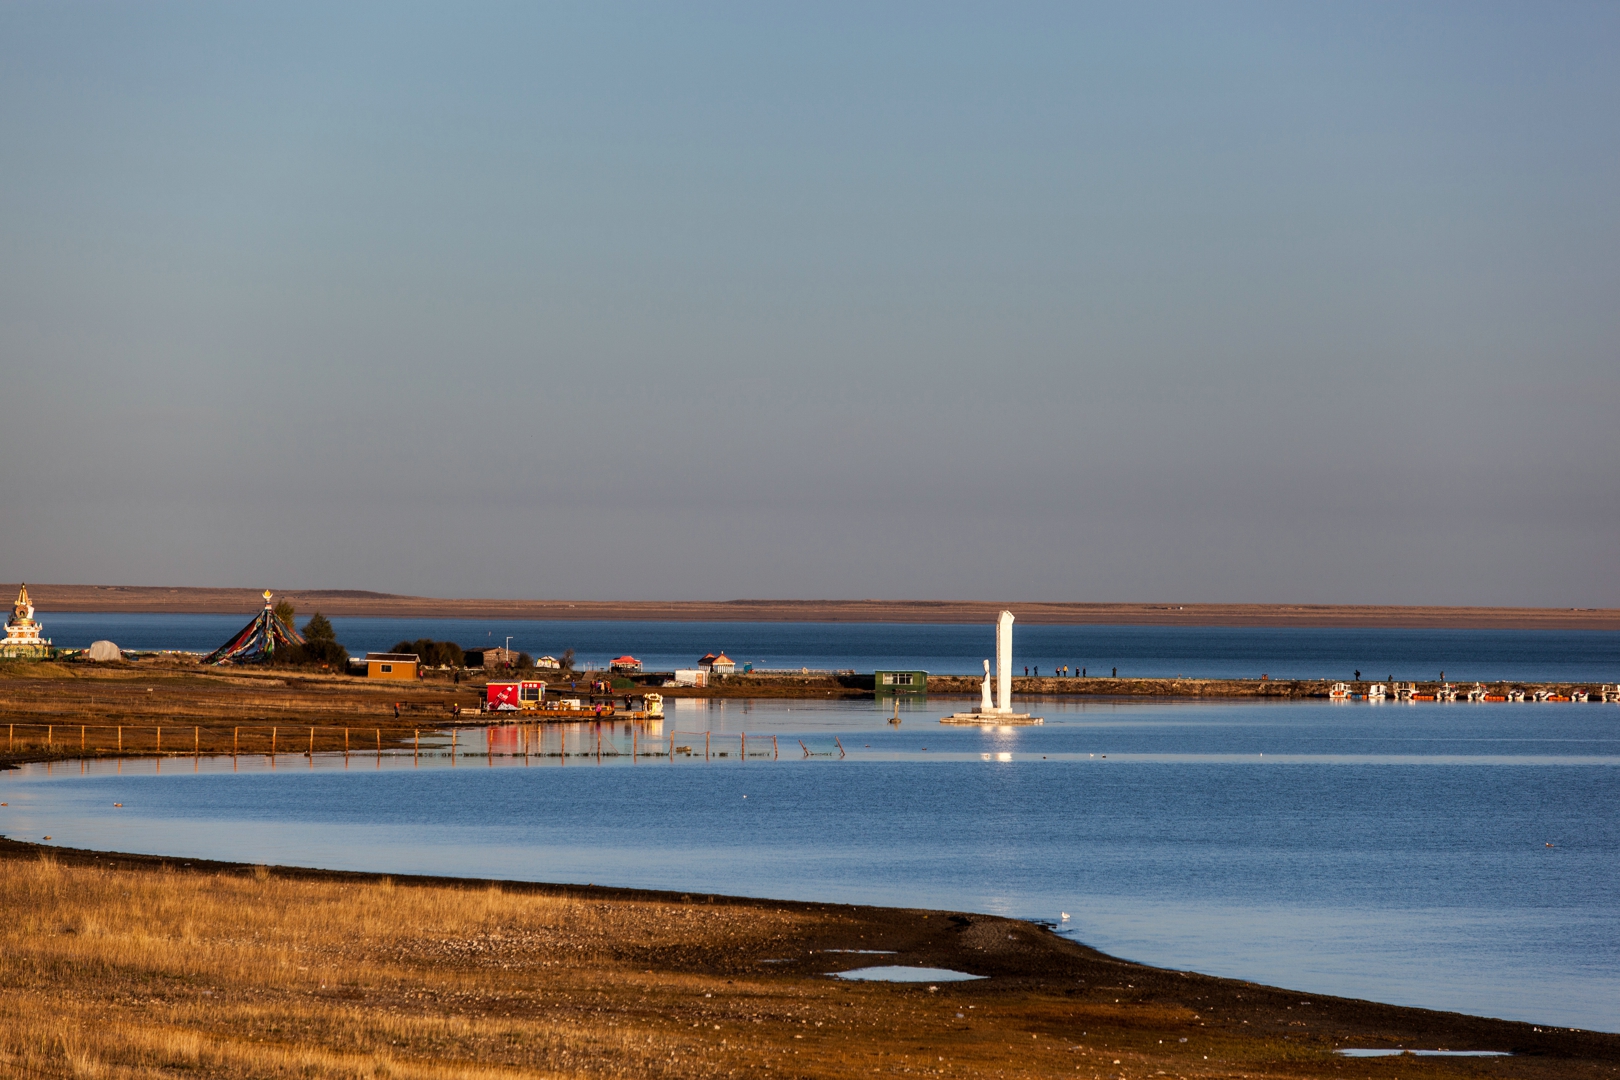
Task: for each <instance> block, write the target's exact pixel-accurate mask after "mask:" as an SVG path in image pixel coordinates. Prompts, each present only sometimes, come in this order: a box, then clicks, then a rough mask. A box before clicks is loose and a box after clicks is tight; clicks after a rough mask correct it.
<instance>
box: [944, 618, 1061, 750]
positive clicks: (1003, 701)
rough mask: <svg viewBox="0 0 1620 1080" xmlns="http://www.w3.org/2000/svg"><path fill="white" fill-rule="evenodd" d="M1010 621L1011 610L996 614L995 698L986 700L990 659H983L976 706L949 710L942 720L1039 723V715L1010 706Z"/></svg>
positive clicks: (974, 722) (967, 722)
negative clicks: (949, 713) (960, 711)
mask: <svg viewBox="0 0 1620 1080" xmlns="http://www.w3.org/2000/svg"><path fill="white" fill-rule="evenodd" d="M1012 624H1013V613H1012V612H1010V611H1003V612H1002V613H1001V614H1000V615H999V616H997V617H996V699H997V700H996V701H995V702H994V703H992V702H991V701H990V661H988V660H986V661H985V662H984V679H983V681H981V682H980V683H979V707H978V708H977V709H974V710H973V711H972V712H970V713H953V714H952V715H950V716H947V717H944V718H942V719H941V720H940V723H942V724H981V725H1001V724H1039V723H1043V721H1042V720H1041V718H1040V717H1038V716H1030V715H1029V714H1028V713H1018V712H1013V709H1012V680H1013V667H1012Z"/></svg>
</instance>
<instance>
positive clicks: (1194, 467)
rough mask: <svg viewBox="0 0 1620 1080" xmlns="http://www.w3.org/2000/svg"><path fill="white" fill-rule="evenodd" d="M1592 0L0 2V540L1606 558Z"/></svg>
mask: <svg viewBox="0 0 1620 1080" xmlns="http://www.w3.org/2000/svg"><path fill="white" fill-rule="evenodd" d="M1616 55H1620V8H1616V7H1615V6H1613V5H1610V4H1592V5H1582V4H1564V5H1557V6H1548V5H1531V4H1520V5H1498V4H1450V5H1421V4H1387V5H1375V4H1318V5H1295V4H1232V5H1209V4H1185V5H1178V4H1164V5H1130V6H1124V5H1121V6H1119V7H1116V8H1104V7H1086V6H1078V5H1049V6H1048V5H1006V4H997V5H983V6H969V5H941V4H927V5H922V4H918V5H845V6H839V5H800V6H789V5H692V4H681V5H637V6H613V5H605V4H591V5H573V6H571V5H562V4H558V5H546V6H541V7H536V6H532V5H501V4H481V5H474V6H470V10H469V6H467V5H403V4H389V5H381V4H378V5H362V4H355V5H345V6H341V7H334V6H332V5H312V4H311V5H300V4H278V5H262V6H258V7H253V6H248V5H207V4H179V3H151V4H140V5H133V4H110V3H109V4H58V3H22V4H19V3H0V146H3V147H4V150H3V152H0V251H3V253H4V256H5V257H4V258H3V259H0V388H3V393H4V399H5V401H6V406H7V408H6V425H5V439H4V447H5V449H4V454H5V459H6V461H5V465H4V467H3V469H0V476H3V477H4V497H3V505H4V513H3V515H0V576H3V577H5V578H8V579H12V580H17V579H27V580H36V581H83V582H104V583H115V582H116V583H128V584H186V585H242V586H255V587H256V586H259V585H261V584H264V585H274V586H275V587H278V588H294V587H296V588H320V587H329V588H372V589H382V590H387V591H397V592H410V593H426V594H434V595H464V596H530V597H541V596H566V597H592V598H626V599H634V598H672V599H695V598H730V597H738V596H753V597H764V596H794V597H866V596H872V597H966V598H983V599H1005V600H1008V601H1013V600H1034V599H1042V600H1047V599H1050V600H1132V599H1135V600H1165V601H1169V600H1182V601H1256V602H1266V601H1284V602H1286V601H1299V602H1346V603H1355V602H1368V603H1399V602H1413V603H1459V604H1463V603H1481V604H1497V603H1501V604H1535V605H1540V604H1548V605H1557V606H1615V605H1620V582H1617V581H1616V575H1615V573H1614V569H1615V566H1616V561H1617V560H1616V556H1617V554H1620V542H1617V540H1616V537H1617V536H1620V529H1617V526H1620V469H1617V468H1616V463H1617V462H1620V434H1617V425H1616V424H1615V423H1614V421H1613V416H1612V412H1613V408H1614V402H1615V401H1616V400H1617V397H1620V395H1617V391H1620V304H1617V303H1616V301H1615V298H1616V297H1617V296H1620V200H1617V199H1616V198H1615V195H1614V192H1615V191H1617V190H1620V125H1617V122H1616V120H1615V117H1617V116H1620V65H1616V64H1615V63H1614V62H1613V60H1614V57H1615V56H1616Z"/></svg>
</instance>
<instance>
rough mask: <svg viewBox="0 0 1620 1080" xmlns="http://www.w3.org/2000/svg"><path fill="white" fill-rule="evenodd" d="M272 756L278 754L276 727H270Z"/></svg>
mask: <svg viewBox="0 0 1620 1080" xmlns="http://www.w3.org/2000/svg"><path fill="white" fill-rule="evenodd" d="M270 756H271V757H275V756H276V729H275V728H274V727H271V729H270Z"/></svg>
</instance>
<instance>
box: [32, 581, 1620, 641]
mask: <svg viewBox="0 0 1620 1080" xmlns="http://www.w3.org/2000/svg"><path fill="white" fill-rule="evenodd" d="M0 587H3V588H7V589H10V588H14V587H15V586H14V584H6V585H4V586H0ZM28 588H29V592H30V593H31V594H32V596H33V598H34V603H35V605H36V606H37V607H38V609H39V611H40V612H41V614H42V615H48V614H49V613H50V612H55V611H59V612H109V613H129V614H136V613H142V614H198V615H201V614H230V615H247V614H251V613H252V612H254V611H256V610H258V609H259V608H260V607H261V606H262V605H263V600H262V599H261V598H260V594H261V593H262V591H263V590H262V588H260V589H250V588H231V589H224V588H217V589H216V588H195V587H178V586H177V587H174V588H165V587H160V586H144V585H50V584H44V585H41V584H34V583H30V584H29V586H28ZM272 591H273V592H274V593H275V594H276V596H277V598H278V599H286V600H290V601H291V602H292V603H293V604H294V605H295V606H296V607H297V608H298V610H299V611H300V612H306V611H315V610H319V611H321V612H323V613H325V614H327V615H335V616H342V617H349V618H367V617H370V618H379V617H380V618H388V617H393V618H459V619H535V620H557V621H567V620H602V621H649V622H828V623H840V622H849V623H989V622H993V621H994V620H995V617H996V613H997V612H999V611H1000V610H1001V609H1002V608H1003V607H1006V608H1010V609H1011V610H1012V611H1013V612H1014V613H1015V614H1016V615H1017V616H1018V619H1019V621H1020V622H1022V623H1025V624H1041V625H1069V626H1133V625H1135V626H1250V627H1301V628H1303V627H1339V628H1355V627H1360V628H1366V629H1380V628H1381V629H1435V630H1620V608H1596V609H1591V608H1587V609H1570V608H1504V607H1419V606H1412V607H1403V606H1394V605H1371V604H1369V605H1353V604H1149V603H1097V604H1084V603H1072V604H1071V603H1041V602H1032V603H1011V602H1009V603H1001V602H992V601H975V600H725V601H711V600H691V601H663V600H643V601H631V600H491V599H476V598H472V599H450V598H445V599H440V598H435V597H426V596H402V595H397V594H393V593H378V592H365V591H361V590H350V589H274V588H273V589H272Z"/></svg>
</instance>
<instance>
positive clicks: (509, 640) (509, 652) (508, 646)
mask: <svg viewBox="0 0 1620 1080" xmlns="http://www.w3.org/2000/svg"><path fill="white" fill-rule="evenodd" d="M505 657H506V669H507V670H508V671H510V670H512V635H511V634H507V635H506V653H505Z"/></svg>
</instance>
